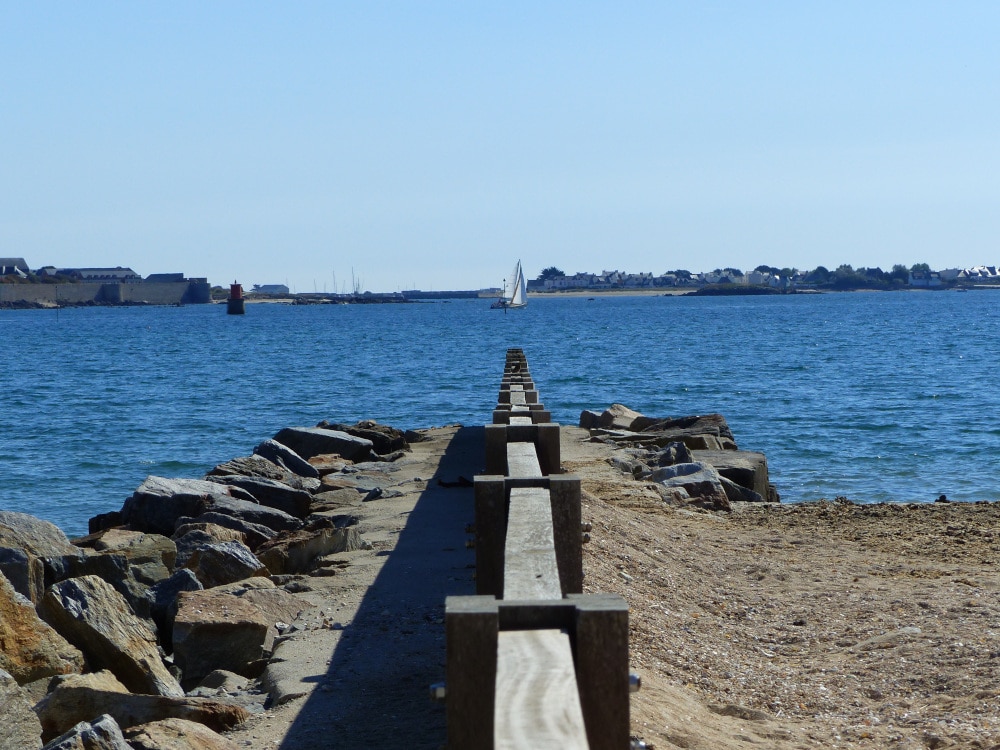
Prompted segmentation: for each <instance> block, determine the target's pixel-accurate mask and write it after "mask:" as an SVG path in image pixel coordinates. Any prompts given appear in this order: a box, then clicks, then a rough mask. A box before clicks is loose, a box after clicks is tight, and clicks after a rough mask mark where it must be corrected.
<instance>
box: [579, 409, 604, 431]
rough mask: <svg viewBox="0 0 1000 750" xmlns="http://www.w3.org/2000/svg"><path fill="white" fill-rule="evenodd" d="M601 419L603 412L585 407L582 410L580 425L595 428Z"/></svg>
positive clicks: (586, 428)
mask: <svg viewBox="0 0 1000 750" xmlns="http://www.w3.org/2000/svg"><path fill="white" fill-rule="evenodd" d="M600 421H601V413H600V412H599V411H593V410H591V409H584V410H583V411H582V412H580V427H582V428H583V429H585V430H590V429H593V428H594V427H597V423H598V422H600Z"/></svg>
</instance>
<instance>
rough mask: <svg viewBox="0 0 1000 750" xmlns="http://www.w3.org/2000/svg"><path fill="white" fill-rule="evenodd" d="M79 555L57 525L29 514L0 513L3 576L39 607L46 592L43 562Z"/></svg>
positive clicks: (7, 511)
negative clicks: (38, 603) (57, 557)
mask: <svg viewBox="0 0 1000 750" xmlns="http://www.w3.org/2000/svg"><path fill="white" fill-rule="evenodd" d="M77 551H78V550H77V549H76V547H74V546H73V545H72V544H70V541H69V539H68V538H67V537H66V535H65V534H64V533H63V532H62V531H61V530H60V529H59V528H58V527H57V526H56V525H55V524H53V523H49V522H48V521H42V520H41V519H39V518H35V517H34V516H31V515H28V514H27V513H17V512H15V511H10V510H0V572H3V574H4V575H5V576H7V579H8V580H9V581H10V582H11V584H12V585H13V586H14V588H15V590H17V591H18V592H19V593H20V594H22V595H23V596H26V597H28V598H29V599H30V600H31V601H33V602H35V603H37V602H38V601H39V600H40V599H41V597H42V594H43V592H44V591H45V584H44V575H45V573H44V565H43V563H42V561H41V558H45V557H49V556H55V555H72V554H76V553H77Z"/></svg>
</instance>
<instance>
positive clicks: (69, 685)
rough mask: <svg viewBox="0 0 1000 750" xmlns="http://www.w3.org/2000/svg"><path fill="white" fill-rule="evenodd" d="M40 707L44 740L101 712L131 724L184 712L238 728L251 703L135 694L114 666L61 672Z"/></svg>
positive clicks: (217, 725) (37, 708)
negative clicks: (86, 671)
mask: <svg viewBox="0 0 1000 750" xmlns="http://www.w3.org/2000/svg"><path fill="white" fill-rule="evenodd" d="M35 711H36V713H37V714H38V718H39V720H40V721H41V724H42V739H43V740H47V739H50V738H52V737H57V736H59V735H60V734H62V733H63V732H65V731H66V730H67V729H69V728H70V727H72V726H73V725H75V724H77V723H79V722H81V721H88V720H89V719H93V717H95V716H100V715H101V714H110V715H111V716H112V717H114V719H115V721H116V722H118V725H119V726H120V727H121V728H122V729H126V730H127V729H128V728H130V727H135V726H138V725H140V724H149V723H151V722H154V721H161V720H163V719H169V718H178V719H187V720H189V721H194V722H198V723H200V724H204V725H206V726H208V727H209V728H211V729H214V730H215V731H218V732H221V731H225V730H227V729H232V728H233V727H234V726H236V725H238V724H240V723H242V722H243V721H245V720H246V719H247V717H248V716H249V714H248V712H247V711H246V709H243V708H240V707H239V706H233V705H229V704H227V703H222V702H220V701H215V700H212V699H209V698H188V697H185V696H162V695H136V694H131V693H129V692H128V691H127V690H126V688H125V686H124V685H122V684H121V683H118V682H117V681H116V680H114V678H113V677H112V676H111V675H110V673H108V672H99V673H93V674H84V675H70V676H68V677H56V678H55V685H54V686H53V689H52V691H51V692H50V693H49V694H48V695H47V696H45V697H44V698H43V699H42V700H41V701H40V702H39V703H38V705H37V706H35Z"/></svg>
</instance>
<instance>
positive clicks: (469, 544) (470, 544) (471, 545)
mask: <svg viewBox="0 0 1000 750" xmlns="http://www.w3.org/2000/svg"><path fill="white" fill-rule="evenodd" d="M465 548H466V549H475V548H476V540H475V539H466V540H465Z"/></svg>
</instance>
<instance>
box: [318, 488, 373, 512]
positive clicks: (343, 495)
mask: <svg viewBox="0 0 1000 750" xmlns="http://www.w3.org/2000/svg"><path fill="white" fill-rule="evenodd" d="M364 497H365V496H364V495H362V494H361V493H360V492H358V491H357V489H356V488H354V487H344V488H342V489H337V490H329V491H328V492H320V493H319V494H318V495H313V505H312V509H313V512H314V513H324V512H327V511H331V510H340V509H341V508H350V507H353V506H357V505H361V503H362V502H364Z"/></svg>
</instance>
